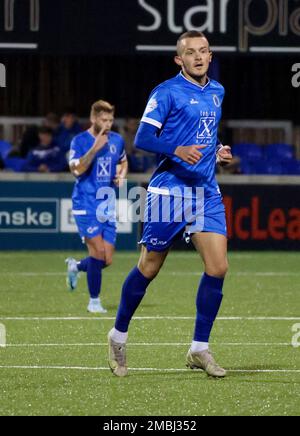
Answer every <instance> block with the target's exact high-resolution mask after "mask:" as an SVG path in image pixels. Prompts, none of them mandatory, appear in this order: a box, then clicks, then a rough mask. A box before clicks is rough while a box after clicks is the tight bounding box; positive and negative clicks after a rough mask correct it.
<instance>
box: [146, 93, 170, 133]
mask: <svg viewBox="0 0 300 436" xmlns="http://www.w3.org/2000/svg"><path fill="white" fill-rule="evenodd" d="M171 107H172V98H171V94H170V90H169V89H168V88H166V87H165V86H164V87H158V88H156V89H155V90H154V91H153V92H152V94H151V95H150V98H149V101H148V104H147V107H146V109H145V112H144V115H143V118H142V120H141V121H142V122H143V123H148V124H151V125H152V126H155V127H157V128H158V129H161V128H162V126H163V125H164V123H165V121H166V119H167V117H168V115H169V113H170V110H171Z"/></svg>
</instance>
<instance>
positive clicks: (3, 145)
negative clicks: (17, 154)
mask: <svg viewBox="0 0 300 436" xmlns="http://www.w3.org/2000/svg"><path fill="white" fill-rule="evenodd" d="M11 149H12V145H11V144H10V143H9V142H6V141H0V157H1V159H2V160H3V161H4V160H5V159H6V158H7V156H8V155H9V153H10V151H11Z"/></svg>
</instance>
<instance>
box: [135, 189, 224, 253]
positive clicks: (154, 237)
mask: <svg viewBox="0 0 300 436" xmlns="http://www.w3.org/2000/svg"><path fill="white" fill-rule="evenodd" d="M166 199H167V200H166ZM180 200H181V201H182V199H180ZM168 201H169V205H170V210H171V213H170V219H169V220H167V219H165V218H166V215H167V213H166V209H167V208H168V204H167V203H168ZM176 201H177V200H176V199H175V198H174V197H169V196H163V195H161V194H154V193H150V192H148V196H147V204H146V210H145V224H144V231H143V236H142V240H141V242H140V244H143V245H145V246H146V247H147V249H148V251H158V252H161V251H165V250H167V249H169V248H170V247H171V246H172V245H173V243H174V242H175V241H176V240H178V239H182V238H183V237H184V236H189V235H193V234H194V233H202V232H207V233H208V232H209V233H217V234H220V235H224V236H225V237H227V225H226V215H225V207H224V204H223V201H222V196H221V195H219V194H216V195H213V196H210V197H206V198H205V199H204V200H203V201H202V205H201V204H200V205H199V202H198V200H196V199H195V198H193V199H190V200H188V201H187V202H186V205H185V207H184V210H185V212H186V213H185V214H184V215H183V217H182V219H181V220H180V217H179V215H180V214H179V213H178V209H179V207H178V204H176ZM153 205H155V206H154V207H153ZM150 209H151V210H150ZM153 209H154V213H153ZM158 211H159V212H158ZM191 211H192V214H191ZM158 213H159V219H158V217H157V214H158ZM153 215H156V216H155V217H153ZM163 216H164V219H162V217H163ZM189 216H190V217H191V219H189ZM153 218H154V219H153ZM195 218H196V219H195Z"/></svg>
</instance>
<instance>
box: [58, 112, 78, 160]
mask: <svg viewBox="0 0 300 436" xmlns="http://www.w3.org/2000/svg"><path fill="white" fill-rule="evenodd" d="M81 132H82V128H81V126H80V124H79V122H78V118H77V115H76V113H75V111H74V110H72V109H68V110H66V111H65V112H64V114H63V116H62V119H61V125H60V126H59V128H58V131H57V134H56V142H57V145H59V147H60V148H61V150H62V151H63V152H64V153H65V154H66V153H68V152H69V151H70V147H71V142H72V140H73V138H74V136H76V135H78V134H79V133H81Z"/></svg>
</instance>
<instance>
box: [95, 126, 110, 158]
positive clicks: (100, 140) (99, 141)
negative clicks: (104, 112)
mask: <svg viewBox="0 0 300 436" xmlns="http://www.w3.org/2000/svg"><path fill="white" fill-rule="evenodd" d="M106 132H107V130H106V128H103V129H102V130H101V132H100V133H99V135H98V136H97V138H96V141H95V143H94V150H95V151H96V152H98V151H100V150H102V148H103V147H104V146H105V145H106V144H107V143H108V136H107V133H106Z"/></svg>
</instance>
